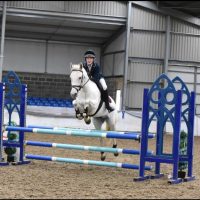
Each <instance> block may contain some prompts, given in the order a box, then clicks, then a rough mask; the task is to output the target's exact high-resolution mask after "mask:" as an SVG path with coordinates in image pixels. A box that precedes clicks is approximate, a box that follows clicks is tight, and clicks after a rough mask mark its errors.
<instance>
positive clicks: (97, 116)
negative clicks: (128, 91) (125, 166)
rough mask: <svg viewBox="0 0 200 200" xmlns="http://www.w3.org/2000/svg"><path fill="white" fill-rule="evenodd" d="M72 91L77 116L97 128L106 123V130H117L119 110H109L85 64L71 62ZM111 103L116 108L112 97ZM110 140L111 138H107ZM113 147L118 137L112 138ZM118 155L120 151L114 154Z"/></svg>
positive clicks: (102, 156)
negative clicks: (90, 77)
mask: <svg viewBox="0 0 200 200" xmlns="http://www.w3.org/2000/svg"><path fill="white" fill-rule="evenodd" d="M70 79H71V86H72V89H71V92H70V95H71V97H72V98H73V99H75V100H73V105H74V108H75V111H76V117H77V118H78V119H79V120H82V119H84V121H85V123H86V124H90V122H91V117H92V122H93V124H94V127H95V129H96V130H102V125H103V123H104V122H105V123H106V130H107V131H109V130H112V131H114V130H116V127H115V126H116V120H117V118H116V117H117V112H116V109H115V110H114V111H112V112H110V113H109V112H108V110H107V109H106V107H105V103H104V102H103V101H102V99H101V93H100V91H99V89H98V87H97V85H96V84H95V83H94V82H93V81H91V80H90V79H89V77H88V75H87V72H86V70H85V69H84V67H83V64H82V63H80V64H71V74H70ZM110 100H111V103H110V105H111V106H112V107H113V108H115V107H116V105H115V102H114V100H113V99H112V98H111V97H110ZM103 140H104V139H103V138H100V145H101V146H103V143H104V142H103ZM105 140H109V139H105ZM112 141H113V148H116V147H117V142H116V139H112ZM114 155H115V156H118V153H115V154H114ZM105 158H106V154H105V152H101V160H105Z"/></svg>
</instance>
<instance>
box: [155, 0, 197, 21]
mask: <svg viewBox="0 0 200 200" xmlns="http://www.w3.org/2000/svg"><path fill="white" fill-rule="evenodd" d="M157 6H158V8H164V9H165V8H170V9H173V10H178V11H181V12H184V13H186V14H189V15H192V16H194V17H198V18H200V1H157Z"/></svg>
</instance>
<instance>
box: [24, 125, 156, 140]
mask: <svg viewBox="0 0 200 200" xmlns="http://www.w3.org/2000/svg"><path fill="white" fill-rule="evenodd" d="M27 128H40V129H52V130H82V131H91V132H107V133H121V134H135V135H138V136H140V132H133V131H131V132H130V131H100V130H95V129H93V130H89V129H81V128H61V127H51V126H37V125H29V126H27ZM148 138H149V139H151V138H155V134H153V133H149V134H148Z"/></svg>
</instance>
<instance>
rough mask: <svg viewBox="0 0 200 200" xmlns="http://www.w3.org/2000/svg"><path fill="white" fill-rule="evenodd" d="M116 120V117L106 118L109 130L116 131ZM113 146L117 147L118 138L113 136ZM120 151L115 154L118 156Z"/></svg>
mask: <svg viewBox="0 0 200 200" xmlns="http://www.w3.org/2000/svg"><path fill="white" fill-rule="evenodd" d="M115 126H116V125H115V120H114V118H108V119H107V120H106V130H107V131H115V130H116V127H115ZM112 140H113V146H112V147H113V148H117V139H116V138H113V139H112ZM118 155H119V153H114V156H118Z"/></svg>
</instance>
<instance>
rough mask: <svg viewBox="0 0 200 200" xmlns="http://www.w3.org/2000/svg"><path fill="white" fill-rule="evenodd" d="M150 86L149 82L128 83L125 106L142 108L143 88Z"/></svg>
mask: <svg viewBox="0 0 200 200" xmlns="http://www.w3.org/2000/svg"><path fill="white" fill-rule="evenodd" d="M150 87H151V84H138V83H134V84H132V83H131V84H128V85H127V90H128V91H129V92H127V98H126V102H125V103H126V106H128V107H129V108H142V102H143V90H144V88H150Z"/></svg>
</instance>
